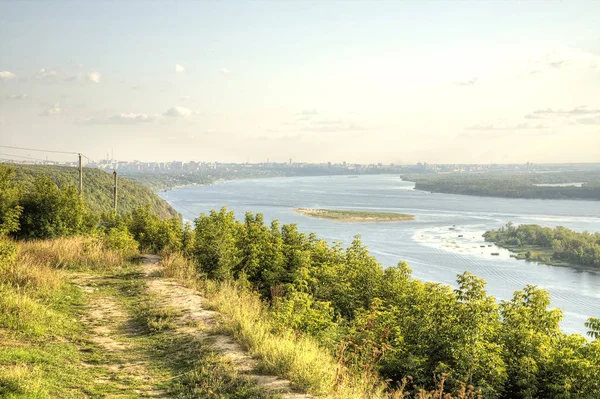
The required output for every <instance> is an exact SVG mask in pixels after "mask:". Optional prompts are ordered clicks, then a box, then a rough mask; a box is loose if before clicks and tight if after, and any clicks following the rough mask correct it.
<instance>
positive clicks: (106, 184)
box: [10, 164, 177, 217]
mask: <svg viewBox="0 0 600 399" xmlns="http://www.w3.org/2000/svg"><path fill="white" fill-rule="evenodd" d="M10 166H12V167H13V168H14V169H15V172H16V181H17V182H19V183H22V184H23V185H24V186H25V188H26V189H27V187H30V186H31V185H32V184H33V181H34V180H35V178H36V177H38V176H42V175H46V176H50V177H51V178H52V179H53V180H54V181H55V182H56V183H59V182H60V183H66V184H72V185H78V182H79V172H78V171H77V168H71V167H65V166H48V165H14V164H11V165H10ZM112 193H113V176H112V175H111V174H108V173H106V172H104V171H102V170H99V169H89V168H84V170H83V196H84V198H85V200H86V201H87V202H88V204H89V206H90V208H91V210H92V211H93V212H95V213H102V212H110V211H111V209H112V204H113V198H112ZM147 204H150V205H151V207H152V209H153V210H154V211H155V212H156V213H157V214H158V215H159V216H161V217H169V216H174V215H176V214H177V212H176V211H175V210H174V209H173V208H172V207H171V206H170V205H169V204H168V203H167V202H166V201H164V200H163V199H161V198H160V197H158V196H157V195H156V194H154V193H153V192H152V190H151V189H149V188H147V187H144V186H141V185H139V184H137V183H134V182H132V181H131V180H129V179H126V178H123V177H119V192H118V210H119V213H121V214H124V213H129V212H131V211H132V210H133V209H135V208H138V207H141V206H146V205H147Z"/></svg>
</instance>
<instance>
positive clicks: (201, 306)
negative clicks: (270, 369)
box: [143, 256, 312, 399]
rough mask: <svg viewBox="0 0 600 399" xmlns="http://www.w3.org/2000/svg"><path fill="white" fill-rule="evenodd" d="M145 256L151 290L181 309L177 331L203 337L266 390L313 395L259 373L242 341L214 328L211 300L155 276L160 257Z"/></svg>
mask: <svg viewBox="0 0 600 399" xmlns="http://www.w3.org/2000/svg"><path fill="white" fill-rule="evenodd" d="M143 260H144V265H143V272H144V274H145V275H146V278H147V279H148V281H147V283H148V289H149V291H150V293H151V294H153V295H155V296H156V297H158V298H159V299H160V300H162V301H163V304H164V305H166V306H169V307H172V308H175V309H177V310H179V311H180V312H181V314H180V316H178V318H177V321H176V327H175V332H176V333H178V334H182V335H185V336H187V337H189V338H190V339H198V340H201V341H202V343H204V344H207V345H208V346H209V347H210V348H211V349H213V350H214V351H215V352H217V353H220V354H221V355H223V356H224V357H225V358H226V359H227V360H229V361H230V362H231V363H232V364H233V365H234V367H235V369H236V371H237V372H238V373H240V374H241V375H244V376H246V377H247V378H248V379H250V380H252V381H254V382H255V383H256V384H257V386H258V387H259V388H261V389H263V390H264V391H265V392H267V393H273V394H275V393H277V394H280V395H281V397H282V398H283V399H308V398H312V396H311V395H308V394H303V393H296V392H294V391H293V390H292V388H291V383H290V381H288V380H286V379H282V378H279V377H276V376H270V375H262V374H260V373H259V372H258V369H259V363H258V361H257V360H256V359H254V358H252V357H251V356H250V355H249V353H248V352H247V351H246V350H245V349H244V348H243V347H242V346H241V345H240V344H239V343H237V342H236V341H235V340H234V339H233V338H232V337H230V336H228V335H225V334H219V333H215V332H214V331H215V328H216V327H217V326H218V324H219V313H217V312H215V311H212V310H209V309H207V308H208V301H207V300H206V299H205V298H203V297H201V296H200V295H198V292H197V291H195V290H192V289H190V288H187V287H184V286H182V285H181V284H179V283H177V282H175V281H172V280H168V279H165V278H161V277H155V276H156V274H157V273H156V272H157V264H158V262H159V258H158V257H155V256H145V257H144V258H143Z"/></svg>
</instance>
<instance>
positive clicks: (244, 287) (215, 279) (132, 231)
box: [0, 167, 600, 399]
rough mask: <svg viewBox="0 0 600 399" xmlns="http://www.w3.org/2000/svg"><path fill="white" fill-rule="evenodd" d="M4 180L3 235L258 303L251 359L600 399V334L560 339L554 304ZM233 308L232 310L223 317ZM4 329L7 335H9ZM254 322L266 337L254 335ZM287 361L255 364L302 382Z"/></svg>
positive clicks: (501, 395)
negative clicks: (70, 245) (66, 244)
mask: <svg viewBox="0 0 600 399" xmlns="http://www.w3.org/2000/svg"><path fill="white" fill-rule="evenodd" d="M0 172H1V173H0V185H1V187H0V188H1V190H0V235H3V236H5V237H9V238H10V237H12V238H13V239H20V238H27V239H49V238H50V239H53V238H57V237H64V236H87V237H93V238H94V239H95V240H99V242H101V243H102V245H104V246H106V248H107V249H109V250H114V251H123V252H124V253H132V254H133V253H136V252H137V251H142V252H150V253H158V254H161V256H162V257H163V258H164V259H178V261H176V262H175V261H174V262H173V263H172V264H171V265H170V266H169V268H170V270H171V275H173V276H182V275H185V277H186V278H187V279H191V280H193V281H194V282H195V283H194V284H196V286H198V287H205V288H206V287H212V288H210V289H209V290H208V291H209V292H210V291H211V290H212V291H213V292H219V290H221V292H228V291H227V289H228V288H227V287H232V286H233V287H235V290H234V292H236V294H235V295H247V296H248V297H247V298H254V297H255V298H257V300H258V302H257V303H258V304H259V305H257V306H260V307H262V308H263V310H261V311H260V312H259V313H260V315H261V316H260V317H259V319H256V317H258V316H256V315H254V316H252V317H247V318H246V319H244V320H242V321H240V322H239V331H238V332H237V334H238V335H239V336H242V337H245V338H244V340H245V341H244V342H245V344H246V345H247V346H249V347H250V348H253V345H254V341H253V340H254V339H258V338H252V337H253V336H252V335H251V334H249V333H248V335H244V334H245V333H244V331H247V330H248V329H249V330H252V331H256V330H257V329H259V330H260V331H262V334H263V336H264V335H265V334H267V335H268V336H273V337H278V338H277V340H272V342H280V343H281V342H285V343H286V345H287V346H285V348H287V347H290V346H294V345H296V344H295V343H297V342H300V340H302V339H306V340H308V341H310V342H315V348H317V349H315V350H317V351H320V353H321V355H320V356H319V357H320V358H321V359H338V360H337V361H338V362H339V364H340V365H341V366H340V367H342V369H343V370H346V371H345V372H344V373H348V374H349V375H360V376H369V377H370V378H372V377H375V378H376V379H377V381H379V384H384V385H385V386H386V387H387V388H386V389H387V390H388V391H390V392H392V391H394V390H397V391H396V392H397V395H396V394H395V395H396V396H390V397H394V398H399V397H404V396H405V394H406V395H413V394H414V395H416V394H417V393H418V392H423V391H422V390H423V389H425V390H435V389H436V388H438V387H440V385H439V381H440V380H442V381H443V382H442V387H443V389H441V390H443V391H444V392H448V395H455V396H448V397H449V398H451V397H460V398H467V397H468V398H476V397H481V398H486V399H487V398H490V399H492V398H497V399H513V398H514V399H516V398H529V399H533V398H590V399H591V398H598V397H600V341H599V340H598V339H597V338H598V337H599V336H600V320H599V319H595V318H591V319H589V320H588V321H587V323H586V326H587V327H588V329H589V333H588V335H589V338H590V340H588V339H586V337H583V336H581V335H578V334H570V335H568V334H565V333H563V332H562V331H561V329H560V326H559V323H560V321H561V318H562V312H561V310H560V309H555V308H552V307H551V304H550V299H549V294H548V292H546V291H544V290H542V289H539V288H537V287H536V286H532V285H528V286H526V287H524V288H523V289H522V290H518V291H516V292H515V293H514V295H513V297H512V298H511V299H509V300H504V301H497V300H496V298H494V297H493V296H490V295H488V294H487V292H486V290H485V286H486V283H485V281H484V280H482V279H481V278H478V277H476V276H474V275H472V274H471V273H469V272H465V273H463V274H460V275H458V276H457V279H456V288H455V289H453V288H452V287H450V286H447V285H444V284H439V283H433V282H423V281H420V280H418V279H415V278H413V277H412V275H411V269H410V267H409V265H408V264H407V263H405V262H400V263H399V264H398V265H396V266H391V267H384V266H383V265H381V264H380V263H378V262H377V261H376V259H375V258H374V257H373V256H372V255H371V254H370V253H369V251H368V249H367V248H366V247H365V245H363V244H362V242H361V240H360V237H359V236H356V237H355V239H354V241H353V242H352V243H351V244H350V245H348V246H347V247H344V246H342V244H341V243H333V244H330V243H328V242H326V241H325V240H323V239H320V238H319V237H318V236H317V235H316V234H314V233H310V234H307V233H304V232H301V231H299V229H298V227H297V226H296V225H294V224H289V225H280V224H279V223H278V222H277V221H276V220H274V221H272V222H270V223H265V221H264V220H263V216H262V215H261V214H252V213H247V214H246V216H245V218H244V220H236V218H235V216H234V213H233V211H231V210H228V209H226V208H222V209H221V210H213V211H211V212H210V213H208V214H201V215H199V216H198V218H196V219H195V221H194V224H193V225H191V224H189V223H183V222H182V220H181V218H180V217H178V216H174V217H171V218H161V217H160V216H159V215H157V214H156V213H155V212H154V211H153V209H152V207H150V206H145V207H140V208H136V209H134V210H133V211H132V212H130V213H127V214H122V215H110V214H104V215H99V214H96V213H94V212H92V211H90V209H89V208H88V207H87V205H86V204H85V203H84V202H83V200H82V199H81V198H80V197H79V196H78V195H77V193H76V190H75V188H74V187H73V186H62V187H61V188H59V186H57V185H56V184H55V183H54V182H53V181H52V180H51V179H48V178H44V177H38V178H36V179H35V181H34V183H33V186H32V189H31V190H27V193H26V194H21V192H22V188H21V186H20V184H21V183H19V181H18V180H17V179H15V178H14V171H13V170H11V169H10V168H6V167H3V168H0ZM23 195H24V196H23ZM100 219H102V222H101V223H98V221H99V220H100ZM508 229H509V228H508V227H507V229H505V230H508ZM513 231H518V229H514V230H513V227H512V226H511V227H510V234H511V237H512V234H513ZM532 231H534V230H527V229H526V228H524V229H522V230H521V231H520V232H521V233H520V234H516V233H515V234H516V235H515V237H516V238H518V239H519V240H521V239H523V240H525V241H526V240H529V239H530V238H525V237H526V236H527V237H530V236H531V237H534V236H535V240H538V241H539V242H542V241H543V240H546V241H544V242H545V243H548V242H550V243H554V242H555V241H560V242H561V243H563V242H565V243H568V245H569V247H568V248H565V251H564V253H565V254H567V253H571V249H570V248H571V247H570V245H571V241H572V240H574V239H575V237H577V236H576V235H573V234H569V235H568V236H567V235H566V233H565V232H563V231H562V230H557V231H552V234H551V235H545V231H542V232H544V234H538V232H535V234H533V233H532ZM502 234H504V233H502ZM561 234H565V236H564V239H563V236H561ZM521 237H523V238H521ZM582 237H586V240H587V241H586V242H588V243H591V241H590V240H593V239H595V240H596V243H595V245H596V247H595V248H596V250H597V248H598V247H597V245H598V235H593V236H592V235H586V234H584V235H583V236H582ZM591 237H594V238H591ZM0 244H1V245H0V247H1V248H0V253H7V252H6V251H5V250H6V249H7V248H9V249H10V248H11V245H13V244H11V243H10V240H9V239H8V238H3V239H2V240H1V241H0ZM556 245H557V246H558V245H559V244H556ZM560 245H562V244H560ZM3 251H4V252H3ZM9 252H10V251H9ZM575 252H577V251H575ZM584 252H585V251H584ZM596 254H597V252H596ZM569 256H570V255H569ZM596 259H597V258H596ZM1 261H3V260H2V259H0V263H1ZM0 266H1V265H0ZM2 270H11V269H10V267H9V269H2V267H0V276H2V273H4V272H2ZM247 300H250V299H247ZM247 300H245V301H242V302H240V305H239V306H243V303H245V302H247ZM230 302H231V298H229V299H227V300H224V301H223V303H224V305H223V306H226V305H227V304H228V303H230ZM1 305H2V303H1V301H0V306H1ZM238 310H239V309H238ZM233 311H237V310H232V312H233ZM2 320H3V319H2V318H0V328H1V327H10V324H2V323H3V321H2ZM255 320H262V321H261V323H262V324H261V325H260V326H257V325H253V324H252V323H254V322H255ZM244 326H247V327H244ZM248 326H249V327H248ZM244 328H246V330H244ZM302 342H304V341H302ZM282 345H283V344H282ZM285 348H284V346H281V347H278V348H273V347H270V349H268V348H267V349H265V347H264V346H261V347H255V348H254V350H255V353H257V356H258V355H261V353H262V352H261V350H262V351H266V350H269V351H271V352H270V353H269V356H271V358H270V359H272V362H275V364H278V366H277V367H275V368H277V369H281V370H283V371H282V372H285V373H288V374H291V375H293V373H292V371H293V370H295V369H294V367H296V366H295V364H296V363H295V362H296V360H293V359H292V358H290V359H288V358H278V356H282V355H281V354H282V353H284V352H285V350H284V349H285ZM286 350H287V349H286ZM290 350H292V349H290ZM303 350H304V349H303ZM263 356H266V355H265V354H264V353H263ZM273 359H275V360H273ZM286 359H288V360H286ZM322 361H325V360H322ZM315 367H316V366H315ZM290 370H292V371H290ZM305 373H308V374H309V375H310V374H312V371H311V370H310V369H309V370H307V371H306V370H305ZM365 379H367V378H366V377H365ZM302 381H304V380H302ZM306 381H308V382H305V385H307V386H308V387H309V388H310V387H311V386H312V387H313V388H311V389H313V390H314V392H320V393H327V392H334V391H336V390H339V389H342V387H341V385H340V384H342V385H343V384H344V383H343V381H346V380H345V379H343V378H341V377H340V375H338V376H337V377H335V378H333V379H329V380H327V381H328V382H327V384H330V385H331V387H329V385H327V384H325V383H323V384H322V385H323V386H325V388H324V387H323V386H321V385H319V386H318V387H315V386H313V385H310V381H311V380H310V377H306ZM340 381H341V382H340ZM0 382H1V381H0ZM328 387H329V388H328ZM368 391H369V390H368V389H367V388H364V392H368ZM465 392H470V394H469V395H467V394H465ZM400 395H402V396H400ZM215 397H216V396H215ZM361 397H364V398H367V397H379V396H375V395H374V394H368V393H365V394H364V396H361ZM415 397H421V398H426V397H440V398H441V397H442V396H441V393H440V396H418V395H417V396H415ZM444 397H446V396H444Z"/></svg>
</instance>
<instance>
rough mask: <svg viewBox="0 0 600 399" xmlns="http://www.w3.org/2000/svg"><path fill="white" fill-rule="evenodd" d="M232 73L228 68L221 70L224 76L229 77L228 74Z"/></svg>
mask: <svg viewBox="0 0 600 399" xmlns="http://www.w3.org/2000/svg"><path fill="white" fill-rule="evenodd" d="M230 72H231V71H230V70H229V69H227V68H221V73H222V74H223V75H227V74H228V73H230Z"/></svg>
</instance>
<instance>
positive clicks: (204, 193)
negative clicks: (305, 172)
mask: <svg viewBox="0 0 600 399" xmlns="http://www.w3.org/2000/svg"><path fill="white" fill-rule="evenodd" d="M161 196H162V197H163V198H164V199H165V200H167V201H168V202H169V203H171V205H172V206H173V207H174V208H175V209H176V210H177V211H178V212H180V213H181V214H182V215H183V217H184V218H185V219H187V220H193V219H194V218H195V217H197V216H198V215H199V214H200V213H201V212H208V211H210V210H211V209H219V208H220V207H221V206H227V207H228V208H230V209H232V210H234V211H235V212H236V215H237V217H238V218H243V217H244V213H245V212H254V213H258V212H260V213H263V214H264V217H265V221H266V222H270V220H272V219H278V220H279V221H280V222H281V223H296V224H297V225H298V228H299V229H300V230H301V231H305V232H313V231H314V232H316V233H317V234H318V235H319V237H321V238H324V239H326V240H328V241H330V242H333V241H336V240H337V241H341V242H342V243H343V244H348V243H350V242H351V240H352V238H353V236H354V235H356V234H360V235H361V237H362V241H363V242H364V243H365V244H366V245H367V246H368V247H369V250H370V252H371V253H372V254H373V255H374V256H375V257H376V258H377V259H378V260H379V261H380V262H381V263H382V264H383V265H387V266H389V265H395V264H397V263H398V262H399V261H402V260H404V261H407V262H408V264H409V266H410V267H411V268H412V270H413V275H414V277H416V278H419V279H422V280H427V281H437V282H441V283H445V284H450V285H452V286H455V279H456V275H457V274H459V273H462V272H464V271H465V270H468V271H470V272H472V273H473V274H475V275H477V276H479V277H482V278H484V279H485V280H486V281H487V291H488V293H489V294H491V295H494V296H495V297H496V298H498V299H500V300H502V299H509V298H511V297H512V293H513V292H514V291H515V290H518V289H522V288H523V287H524V286H525V285H526V284H534V285H537V286H539V287H540V288H544V289H546V290H548V291H549V292H550V295H551V300H552V306H553V307H558V308H561V309H563V311H564V319H563V321H562V323H561V327H562V329H563V331H565V332H567V333H574V332H575V333H581V334H584V333H585V331H586V329H585V326H584V322H585V321H586V319H587V318H588V317H600V274H594V273H590V272H584V271H578V270H574V269H571V268H566V267H555V266H546V265H541V264H537V263H528V262H526V261H523V260H516V259H514V258H511V257H510V256H509V252H508V251H506V250H504V249H500V248H497V247H496V246H492V247H489V246H488V244H487V243H485V242H484V241H483V238H482V237H481V235H482V234H483V232H484V231H485V230H489V229H492V228H498V227H500V226H502V225H504V224H506V223H507V222H509V221H512V222H513V223H515V224H522V223H535V224H540V225H543V226H548V227H555V226H565V227H568V228H570V229H574V230H577V231H584V230H588V231H600V201H599V202H595V201H570V200H533V199H507V198H490V197H475V196H462V195H452V194H438V193H427V192H423V191H418V190H414V183H411V182H406V181H402V180H401V179H400V178H399V177H398V176H396V175H394V176H391V175H371V176H358V177H352V178H351V177H348V176H332V177H289V178H269V179H253V180H239V181H228V182H222V183H218V184H213V185H208V186H192V187H184V188H179V189H175V190H171V191H168V192H165V193H162V194H161ZM295 207H301V208H331V209H356V210H369V211H391V212H400V213H408V214H412V215H415V218H416V219H415V220H414V221H409V222H398V223H344V222H335V221H329V220H323V219H314V218H309V217H306V216H303V215H300V214H298V213H296V212H294V211H293V210H292V208H295ZM459 235H461V236H462V237H459ZM482 246H484V247H482ZM492 252H499V253H500V256H492V255H491V253H492Z"/></svg>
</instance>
